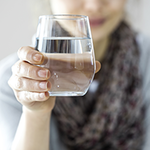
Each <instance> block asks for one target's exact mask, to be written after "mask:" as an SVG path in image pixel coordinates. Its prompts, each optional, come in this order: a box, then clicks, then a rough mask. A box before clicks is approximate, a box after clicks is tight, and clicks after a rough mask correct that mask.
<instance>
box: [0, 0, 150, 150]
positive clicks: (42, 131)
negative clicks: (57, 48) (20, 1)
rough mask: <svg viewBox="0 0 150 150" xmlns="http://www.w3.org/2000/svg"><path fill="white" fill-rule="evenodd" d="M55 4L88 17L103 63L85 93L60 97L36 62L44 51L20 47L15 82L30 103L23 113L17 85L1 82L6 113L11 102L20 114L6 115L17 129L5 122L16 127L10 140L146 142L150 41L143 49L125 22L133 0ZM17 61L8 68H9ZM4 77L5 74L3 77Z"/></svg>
mask: <svg viewBox="0 0 150 150" xmlns="http://www.w3.org/2000/svg"><path fill="white" fill-rule="evenodd" d="M50 4H51V11H52V13H54V14H60V13H67V14H82V15H87V16H89V20H90V26H91V30H92V37H93V42H94V50H95V56H96V60H99V61H101V63H102V69H101V71H100V72H99V73H97V74H96V76H95V79H94V82H93V83H94V84H93V85H92V86H91V89H90V90H89V92H88V93H87V94H86V95H85V96H84V97H59V98H57V101H56V98H55V97H49V95H48V90H50V88H51V83H50V82H49V81H48V79H49V78H50V72H49V71H48V70H46V69H44V68H40V67H37V66H35V65H40V64H42V62H43V60H44V56H43V55H42V54H41V53H40V52H37V51H35V50H34V48H32V47H22V48H20V49H19V50H18V57H19V61H17V62H16V63H15V64H14V65H13V67H12V72H13V74H12V76H11V78H10V79H9V85H10V87H11V88H12V89H13V91H14V94H15V97H16V99H17V100H18V101H19V102H20V103H21V104H22V106H23V109H22V111H23V112H22V114H21V112H20V111H21V105H20V104H19V103H18V102H17V101H16V100H15V97H14V95H13V93H12V91H11V90H10V89H9V88H8V87H7V88H5V86H3V88H2V87H1V99H2V100H1V104H2V105H1V106H3V108H2V110H3V114H5V112H6V109H5V108H6V107H7V109H10V112H13V115H15V116H16V118H17V119H15V121H10V120H9V121H8V118H9V116H10V115H11V114H8V113H6V114H5V115H2V117H3V120H4V122H7V123H8V122H10V124H12V125H13V126H15V127H14V128H16V130H17V131H13V133H12V132H11V128H10V125H9V124H5V123H4V124H5V125H6V126H7V127H6V128H7V129H10V130H9V132H8V133H9V135H10V137H11V140H9V142H8V145H9V146H10V145H11V144H12V150H24V149H25V150H34V149H35V150H41V149H42V150H43V149H44V150H48V149H49V147H51V150H53V149H54V150H55V149H64V150H67V149H79V150H80V149H84V150H86V149H93V150H97V149H100V150H103V149H105V150H120V149H121V150H131V149H132V150H141V149H144V148H145V149H146V146H145V145H146V144H147V143H148V139H146V140H145V134H144V133H145V128H144V127H143V119H144V118H145V110H147V109H145V108H146V107H145V104H147V108H148V107H149V102H148V100H149V95H148V90H149V88H150V87H149V86H148V84H147V83H148V82H149V81H150V79H149V73H148V72H146V73H145V74H144V72H145V70H148V71H149V69H148V68H147V66H148V63H149V59H148V53H149V51H148V50H149V47H147V48H144V51H142V48H141V45H140V46H139V43H140V41H138V42H137V40H136V37H138V35H136V34H135V33H134V32H133V31H132V30H131V29H130V27H129V26H128V25H127V24H126V23H125V22H124V21H123V18H124V8H125V4H126V0H111V1H110V0H88V1H85V0H51V1H50ZM58 6H59V7H58ZM11 57H12V56H11ZM13 57H14V58H15V56H13ZM8 59H10V57H9V58H7V59H5V60H4V61H6V60H8ZM4 61H3V62H4ZM14 61H16V59H14V60H12V61H11V62H10V61H9V63H7V64H5V65H4V66H2V69H3V70H5V72H6V73H8V72H9V70H10V66H11V65H12V63H14ZM3 62H1V63H3ZM6 66H7V68H8V69H6ZM142 66H144V67H145V68H143V67H142ZM4 67H5V68H4ZM99 69H100V64H99V63H98V62H97V71H98V70H99ZM9 74H10V73H9ZM2 75H3V74H2ZM7 78H9V76H8V77H7ZM142 83H143V85H142ZM4 84H6V83H5V80H3V81H1V85H4ZM143 95H144V96H143ZM55 101H56V104H55ZM146 102H147V103H146ZM13 106H14V107H15V108H16V109H15V110H14V109H13ZM54 106H55V107H54ZM12 109H13V111H12ZM52 110H53V114H52ZM51 117H52V118H51ZM50 119H51V130H50ZM19 120H20V122H19ZM18 122H19V123H18ZM18 124H19V126H18V127H17V125H18ZM49 131H50V132H51V134H50V139H49ZM147 131H148V129H147ZM3 132H4V133H5V130H4V131H3ZM15 132H16V133H15ZM14 134H15V136H14ZM147 136H148V134H147ZM12 140H13V142H12ZM49 140H51V142H49ZM144 140H145V141H146V142H145V141H144ZM5 141H7V139H6V140H5ZM11 142H12V143H11ZM49 144H50V146H49ZM6 147H7V146H6Z"/></svg>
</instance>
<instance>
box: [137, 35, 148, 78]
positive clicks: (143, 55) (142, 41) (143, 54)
mask: <svg viewBox="0 0 150 150" xmlns="http://www.w3.org/2000/svg"><path fill="white" fill-rule="evenodd" d="M136 41H137V44H138V47H139V52H140V64H139V69H140V72H141V73H142V75H144V74H145V71H146V70H147V69H148V68H147V67H148V66H149V65H150V36H146V35H144V34H141V33H138V34H137V36H136ZM147 71H148V70H147ZM149 75H150V69H149Z"/></svg>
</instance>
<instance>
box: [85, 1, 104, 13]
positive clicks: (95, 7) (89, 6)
mask: <svg viewBox="0 0 150 150" xmlns="http://www.w3.org/2000/svg"><path fill="white" fill-rule="evenodd" d="M103 5H104V3H103V1H102V0H85V1H84V9H85V10H87V11H88V12H98V11H100V10H101V9H102V7H103Z"/></svg>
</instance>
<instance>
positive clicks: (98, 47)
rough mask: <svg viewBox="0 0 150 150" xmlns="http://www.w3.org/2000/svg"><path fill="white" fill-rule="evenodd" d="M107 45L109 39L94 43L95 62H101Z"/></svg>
mask: <svg viewBox="0 0 150 150" xmlns="http://www.w3.org/2000/svg"><path fill="white" fill-rule="evenodd" d="M108 44H109V38H105V39H103V40H101V41H96V42H94V52H95V59H96V60H99V61H102V60H103V58H104V56H105V53H106V50H107V47H108Z"/></svg>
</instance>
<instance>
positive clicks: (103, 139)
mask: <svg viewBox="0 0 150 150" xmlns="http://www.w3.org/2000/svg"><path fill="white" fill-rule="evenodd" d="M101 64H102V68H101V70H100V71H99V73H97V74H96V78H95V81H97V83H98V84H99V85H98V88H97V89H96V90H95V91H94V92H93V90H92V92H90V91H89V92H88V93H87V94H86V95H85V96H83V97H58V98H57V101H56V105H55V108H54V110H53V113H54V115H55V117H56V119H57V122H58V128H59V131H60V135H61V139H62V141H63V142H64V144H65V145H66V146H67V147H68V149H70V150H91V149H92V150H140V149H141V146H142V143H143V135H144V134H143V118H144V110H145V109H144V106H143V103H142V92H141V87H142V82H141V76H140V74H139V49H138V46H137V43H136V40H135V33H134V32H133V31H132V30H131V29H130V28H129V26H128V25H127V24H126V23H125V22H121V24H120V25H119V26H118V28H117V29H116V30H115V31H114V33H112V35H111V39H110V44H109V47H108V50H107V52H106V55H105V58H104V59H103V61H102V62H101Z"/></svg>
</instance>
